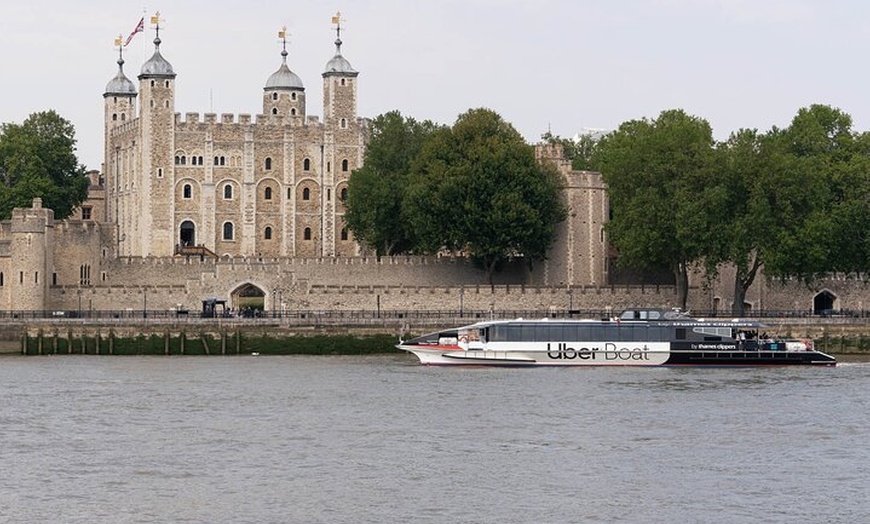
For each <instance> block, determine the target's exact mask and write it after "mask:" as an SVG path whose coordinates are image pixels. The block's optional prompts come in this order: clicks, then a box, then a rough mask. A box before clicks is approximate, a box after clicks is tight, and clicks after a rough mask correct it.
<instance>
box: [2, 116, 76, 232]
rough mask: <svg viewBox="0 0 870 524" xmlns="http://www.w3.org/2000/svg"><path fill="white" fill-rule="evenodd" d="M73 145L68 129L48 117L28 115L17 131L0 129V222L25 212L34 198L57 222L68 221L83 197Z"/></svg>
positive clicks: (16, 126)
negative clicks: (16, 210)
mask: <svg viewBox="0 0 870 524" xmlns="http://www.w3.org/2000/svg"><path fill="white" fill-rule="evenodd" d="M75 144H76V140H75V130H74V128H73V126H72V124H71V123H70V122H69V121H67V120H65V119H64V118H62V117H60V115H58V114H57V113H56V112H54V111H44V112H40V113H33V114H31V115H30V116H29V117H28V118H27V119H26V120H25V121H24V122H23V123H22V124H20V125H19V124H14V123H7V124H2V125H0V217H2V218H9V217H10V216H11V215H12V209H13V208H15V207H30V204H31V201H32V199H33V198H35V197H41V198H42V202H43V205H44V206H45V207H49V208H51V209H53V210H54V213H55V216H56V217H57V218H66V217H67V216H69V215H70V213H72V211H73V209H75V208H76V207H77V206H78V205H79V204H81V202H82V201H84V199H85V197H87V192H88V179H87V176H86V175H85V168H84V166H82V165H80V164H79V163H78V159H77V158H76V155H75Z"/></svg>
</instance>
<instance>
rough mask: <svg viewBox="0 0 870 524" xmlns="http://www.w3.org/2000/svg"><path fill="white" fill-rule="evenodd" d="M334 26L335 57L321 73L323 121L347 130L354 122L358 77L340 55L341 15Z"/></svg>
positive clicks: (336, 18) (339, 14)
mask: <svg viewBox="0 0 870 524" xmlns="http://www.w3.org/2000/svg"><path fill="white" fill-rule="evenodd" d="M332 21H333V23H334V24H335V33H336V37H335V56H333V57H332V58H331V59H330V60H329V62H327V63H326V69H325V70H324V72H323V120H324V123H326V124H327V125H330V124H333V125H337V126H338V127H339V128H340V129H347V128H348V127H350V126H351V125H352V124H353V123H355V121H356V78H357V76H358V75H359V73H358V72H357V71H355V70H354V68H353V67H351V65H350V62H348V61H347V59H346V58H345V57H344V56H342V55H341V13H338V14H336V16H334V17H332Z"/></svg>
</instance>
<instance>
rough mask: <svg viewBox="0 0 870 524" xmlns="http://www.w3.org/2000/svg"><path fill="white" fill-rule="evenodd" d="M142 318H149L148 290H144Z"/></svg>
mask: <svg viewBox="0 0 870 524" xmlns="http://www.w3.org/2000/svg"><path fill="white" fill-rule="evenodd" d="M142 318H148V288H144V287H143V288H142Z"/></svg>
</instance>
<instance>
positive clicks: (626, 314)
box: [467, 309, 768, 328]
mask: <svg viewBox="0 0 870 524" xmlns="http://www.w3.org/2000/svg"><path fill="white" fill-rule="evenodd" d="M543 322H546V323H550V324H590V325H608V326H619V325H620V324H625V325H645V324H656V325H660V324H667V325H668V326H672V327H685V328H693V327H700V326H708V327H723V328H766V327H768V326H767V324H764V323H762V322H759V321H757V320H749V319H742V318H734V319H731V320H725V319H703V318H693V317H691V316H689V314H688V313H687V312H683V311H680V310H675V309H674V310H670V309H627V310H625V311H623V312H622V313H621V314H620V315H619V316H618V317H614V318H609V319H562V318H552V319H551V318H541V319H523V318H516V319H512V320H484V321H481V322H477V323H476V324H473V325H471V326H467V327H479V326H491V325H496V324H518V323H524V324H538V323H543Z"/></svg>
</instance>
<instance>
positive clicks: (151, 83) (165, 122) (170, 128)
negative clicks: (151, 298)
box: [122, 16, 175, 256]
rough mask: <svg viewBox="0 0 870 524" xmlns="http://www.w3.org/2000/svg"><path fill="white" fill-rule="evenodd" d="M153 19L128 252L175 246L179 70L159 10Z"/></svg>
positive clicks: (165, 251)
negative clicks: (169, 55) (165, 42)
mask: <svg viewBox="0 0 870 524" xmlns="http://www.w3.org/2000/svg"><path fill="white" fill-rule="evenodd" d="M151 23H152V24H154V25H155V30H156V36H155V38H154V54H153V55H152V56H151V58H149V59H148V61H147V62H145V63H144V64H143V65H142V71H141V72H140V74H139V93H140V97H139V134H140V137H141V151H142V157H141V159H140V162H141V163H140V167H141V169H140V171H139V173H138V176H135V175H134V177H133V178H134V182H133V184H134V186H133V187H131V188H130V194H131V196H132V199H133V200H132V203H135V204H137V205H138V212H137V213H136V214H135V215H134V216H133V217H131V218H132V224H131V225H132V228H131V229H132V231H131V235H129V237H128V238H127V239H126V242H127V244H126V248H127V249H126V250H122V253H124V252H126V253H129V254H132V255H138V256H149V255H156V256H165V255H171V254H172V253H173V246H174V243H173V239H174V235H173V225H172V217H173V204H172V202H173V191H172V188H173V182H174V180H173V179H174V171H173V162H172V159H173V153H174V150H175V72H174V71H173V70H172V65H171V64H170V63H169V62H167V61H166V59H165V58H163V55H161V54H160V43H161V40H160V20H159V19H158V17H156V16H155V17H152V18H151ZM134 207H137V206H135V205H134V206H132V207H131V209H130V211H133V208H134ZM130 237H132V238H130ZM123 247H125V246H124V245H123V244H122V248H123Z"/></svg>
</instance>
